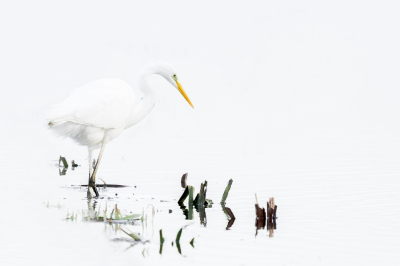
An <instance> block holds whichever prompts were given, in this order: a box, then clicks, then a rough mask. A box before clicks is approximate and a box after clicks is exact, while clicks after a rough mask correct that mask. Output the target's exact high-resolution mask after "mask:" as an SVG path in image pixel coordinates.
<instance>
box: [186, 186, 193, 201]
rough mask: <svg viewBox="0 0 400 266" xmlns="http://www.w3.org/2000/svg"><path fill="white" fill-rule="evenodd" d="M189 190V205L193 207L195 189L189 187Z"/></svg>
mask: <svg viewBox="0 0 400 266" xmlns="http://www.w3.org/2000/svg"><path fill="white" fill-rule="evenodd" d="M187 187H188V188H189V205H193V195H194V187H192V186H187Z"/></svg>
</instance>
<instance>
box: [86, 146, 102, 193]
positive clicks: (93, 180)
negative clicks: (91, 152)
mask: <svg viewBox="0 0 400 266" xmlns="http://www.w3.org/2000/svg"><path fill="white" fill-rule="evenodd" d="M105 147H106V143H105V142H103V144H102V145H101V149H100V153H99V158H98V159H97V162H96V167H95V168H94V170H93V174H92V175H91V176H90V177H89V186H88V189H89V188H92V189H93V191H94V193H95V194H96V197H98V196H99V192H98V191H97V188H96V173H97V170H98V169H99V164H100V161H101V157H103V152H104V148H105Z"/></svg>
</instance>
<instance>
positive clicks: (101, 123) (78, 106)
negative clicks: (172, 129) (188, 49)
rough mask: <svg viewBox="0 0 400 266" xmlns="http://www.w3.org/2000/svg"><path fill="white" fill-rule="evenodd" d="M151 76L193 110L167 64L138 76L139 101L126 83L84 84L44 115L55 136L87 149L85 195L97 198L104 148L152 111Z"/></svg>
mask: <svg viewBox="0 0 400 266" xmlns="http://www.w3.org/2000/svg"><path fill="white" fill-rule="evenodd" d="M152 74H158V75H161V76H163V77H164V78H165V79H166V80H167V81H168V82H170V83H171V84H172V85H173V86H174V87H175V88H176V89H178V91H179V92H180V93H181V94H182V95H183V97H185V99H186V100H187V101H188V103H189V104H190V105H191V106H192V107H193V105H192V103H191V102H190V100H189V98H188V97H187V95H186V93H185V91H184V90H183V89H182V86H181V85H180V83H179V81H178V78H177V75H176V72H175V70H174V68H173V67H172V66H171V65H170V64H168V63H164V62H156V63H151V64H149V65H147V66H146V67H145V68H144V69H143V70H142V72H141V74H140V76H139V89H140V90H141V91H142V92H143V97H141V98H140V99H138V97H137V96H136V95H135V93H134V92H133V90H132V88H131V87H130V86H129V84H128V83H126V82H125V81H123V80H120V79H111V78H110V79H101V80H96V81H92V82H89V83H87V84H84V85H82V86H80V87H78V88H77V89H76V90H75V91H74V93H73V94H71V95H70V96H69V97H68V98H67V99H65V100H64V101H63V102H61V103H59V104H56V105H54V106H52V107H51V108H50V110H49V112H48V114H47V120H48V125H49V128H50V129H51V130H53V131H54V132H55V133H56V135H58V136H61V137H65V138H67V137H69V138H71V139H72V140H74V141H75V142H76V143H78V144H80V145H84V146H87V147H88V151H89V156H88V160H89V190H88V196H93V193H95V194H96V196H98V192H97V189H96V186H95V176H96V172H97V169H98V165H99V163H100V160H101V157H102V154H103V152H104V148H105V145H106V144H107V143H108V142H109V141H111V140H113V139H114V138H116V137H118V136H119V135H120V134H121V132H122V131H123V130H124V129H126V128H129V127H131V126H133V125H135V124H136V123H138V122H139V121H140V120H141V119H143V118H144V117H145V116H146V115H147V114H148V113H149V112H150V111H151V109H152V108H153V106H154V103H155V100H154V96H153V93H152V90H151V88H150V86H149V77H150V76H151V75H152ZM97 148H101V150H100V154H99V158H98V160H97V164H96V167H95V169H93V167H92V161H93V150H95V149H97ZM91 189H93V191H91Z"/></svg>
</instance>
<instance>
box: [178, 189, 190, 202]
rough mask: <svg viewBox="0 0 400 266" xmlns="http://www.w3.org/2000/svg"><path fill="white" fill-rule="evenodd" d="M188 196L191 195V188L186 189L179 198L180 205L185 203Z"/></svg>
mask: <svg viewBox="0 0 400 266" xmlns="http://www.w3.org/2000/svg"><path fill="white" fill-rule="evenodd" d="M188 195H189V188H188V187H186V188H185V191H183V194H182V196H181V197H180V198H179V200H178V203H183V202H184V201H185V199H186V198H187V196H188Z"/></svg>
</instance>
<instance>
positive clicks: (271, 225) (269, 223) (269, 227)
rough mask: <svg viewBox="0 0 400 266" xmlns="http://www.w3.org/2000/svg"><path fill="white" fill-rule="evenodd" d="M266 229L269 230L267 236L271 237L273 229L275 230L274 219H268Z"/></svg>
mask: <svg viewBox="0 0 400 266" xmlns="http://www.w3.org/2000/svg"><path fill="white" fill-rule="evenodd" d="M267 230H268V231H269V237H273V236H274V230H276V219H268V221H267Z"/></svg>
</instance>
